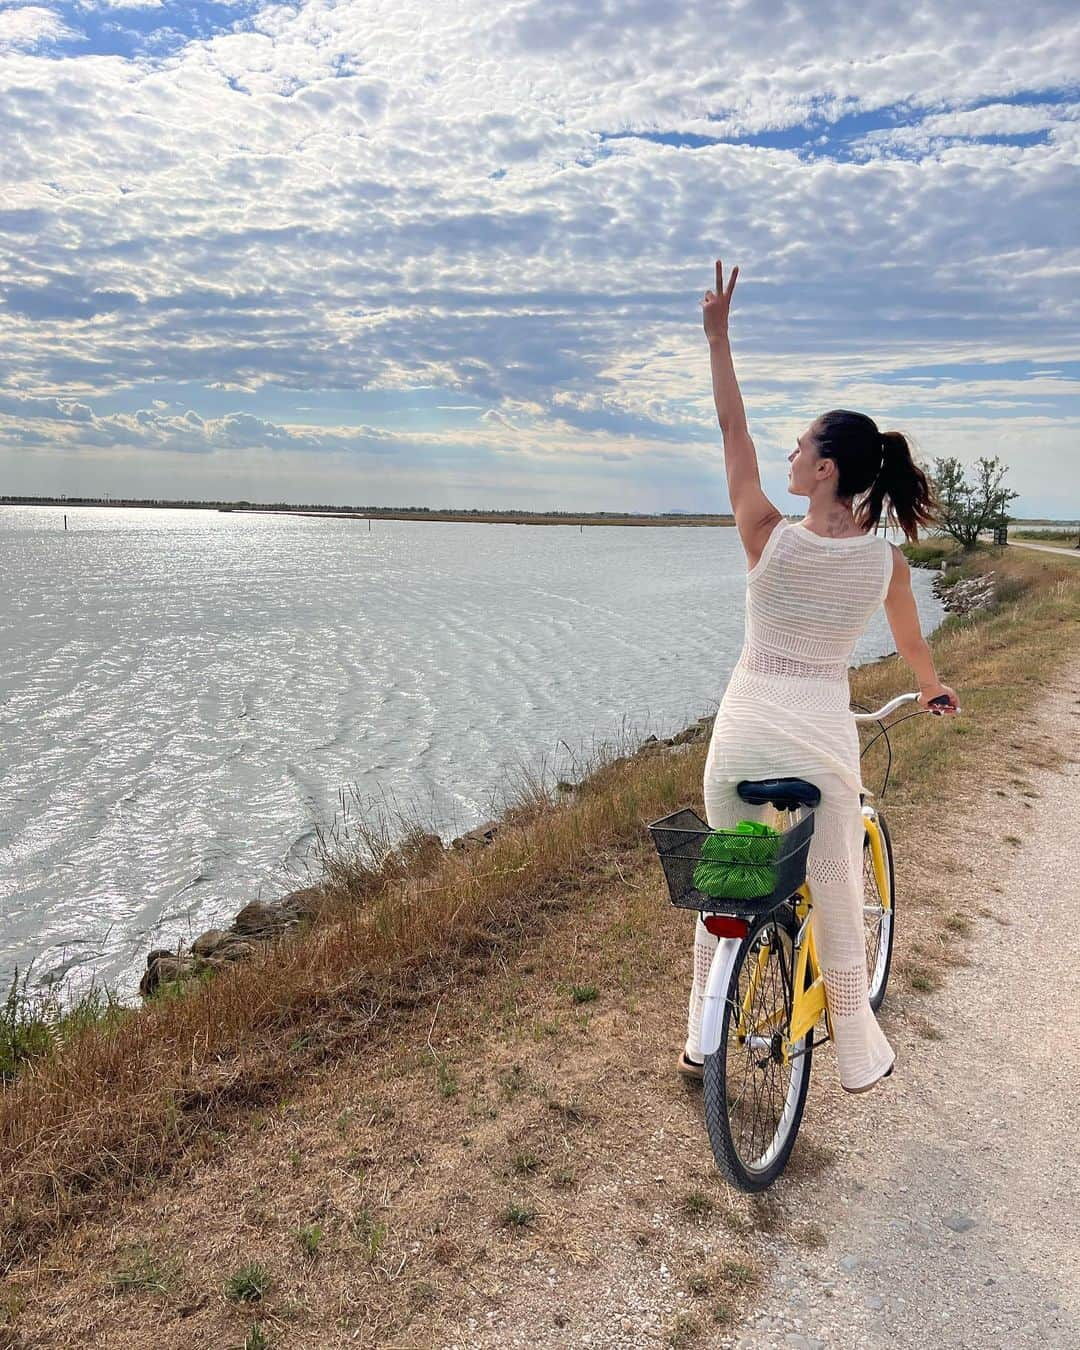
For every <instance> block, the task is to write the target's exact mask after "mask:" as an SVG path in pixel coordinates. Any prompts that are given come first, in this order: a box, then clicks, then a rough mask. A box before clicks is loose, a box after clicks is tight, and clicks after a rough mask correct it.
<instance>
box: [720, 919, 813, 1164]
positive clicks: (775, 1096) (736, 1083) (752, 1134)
mask: <svg viewBox="0 0 1080 1350" xmlns="http://www.w3.org/2000/svg"><path fill="white" fill-rule="evenodd" d="M797 932H798V924H797V922H796V919H795V915H794V913H793V912H792V910H791V907H790V906H789V905H784V906H783V907H781V908H780V909H778V910H774V911H773V913H771V914H765V915H762V916H760V917H759V918H757V919H755V920H754V921H753V922H752V923H751V926H750V931H749V932H748V933H747V935H746V937H745V939H744V940H743V942H742V945H741V947H740V949H739V953H738V955H737V956H736V958H735V966H734V969H733V970H732V972H731V982H730V984H729V985H728V993H727V1001H726V1006H725V1011H724V1025H723V1028H722V1030H721V1035H720V1045H719V1047H718V1048H717V1050H716V1052H715V1053H714V1054H711V1055H707V1056H706V1057H705V1082H704V1089H705V1092H704V1096H705V1125H706V1128H707V1129H708V1132H709V1143H710V1144H711V1145H712V1151H713V1156H714V1157H715V1159H716V1165H717V1167H718V1168H719V1169H720V1171H721V1172H722V1173H723V1175H724V1176H725V1177H726V1179H727V1180H728V1181H729V1182H730V1183H731V1184H732V1185H733V1186H737V1187H738V1188H739V1190H742V1191H763V1190H765V1188H766V1187H767V1186H771V1185H772V1183H773V1182H774V1181H775V1180H776V1178H777V1177H778V1176H779V1175H780V1173H781V1172H782V1171H783V1170H784V1168H785V1167H786V1166H787V1161H788V1157H789V1155H790V1153H791V1149H792V1145H793V1144H794V1143H795V1136H796V1134H798V1131H799V1122H800V1121H801V1120H802V1113H803V1107H804V1106H805V1104H806V1090H807V1088H808V1087H809V1085H810V1063H811V1055H812V1050H811V1043H812V1041H813V1029H811V1030H810V1031H808V1032H807V1033H806V1035H805V1036H804V1037H803V1039H802V1041H801V1043H800V1045H799V1047H798V1049H799V1051H800V1052H801V1053H800V1054H798V1055H797V1056H795V1057H793V1058H792V1059H791V1060H789V1061H788V1063H787V1064H786V1065H785V1064H783V1062H782V1061H781V1060H780V1058H779V1056H778V1053H777V1040H778V1036H779V1034H780V1032H781V1030H783V1031H786V1027H787V1026H790V1018H791V995H792V980H793V977H794V961H793V954H794V948H795V938H796V935H797ZM777 937H778V938H779V945H778V944H777V941H776V939H777ZM763 938H767V939H768V940H769V947H770V954H769V956H768V959H767V962H766V970H767V974H766V977H765V980H764V981H763V987H762V991H761V994H760V996H759V1006H760V1007H761V1008H762V1010H763V1011H766V1010H771V1008H772V1007H773V1006H780V1005H778V1004H776V1003H775V1000H776V999H781V1000H782V1006H783V1009H784V1011H783V1020H784V1021H785V1023H786V1026H785V1027H784V1028H783V1029H781V1028H776V1029H775V1030H774V1033H773V1036H772V1038H771V1039H772V1042H773V1044H772V1048H771V1049H769V1050H767V1051H766V1053H765V1054H764V1055H762V1053H761V1052H762V1050H763V1049H764V1047H762V1046H758V1047H757V1048H756V1049H752V1048H751V1047H750V1046H748V1045H747V1044H746V1043H745V1041H742V1042H740V1040H739V1034H738V1027H737V1020H738V1015H739V1012H740V1009H741V1006H742V999H743V996H744V995H745V992H746V987H747V984H746V981H747V977H748V974H749V969H750V967H751V965H752V964H754V963H756V961H757V956H758V952H759V950H760V947H761V944H762V939H763ZM781 951H782V953H783V957H782V959H781V957H780V955H779V953H780V952H781ZM807 973H808V974H809V971H808V972H807ZM748 1088H750V1089H752V1090H751V1091H750V1094H749V1096H748V1095H747V1089H748ZM744 1102H745V1103H747V1106H746V1107H744V1106H743V1103H744ZM759 1141H760V1142H759Z"/></svg>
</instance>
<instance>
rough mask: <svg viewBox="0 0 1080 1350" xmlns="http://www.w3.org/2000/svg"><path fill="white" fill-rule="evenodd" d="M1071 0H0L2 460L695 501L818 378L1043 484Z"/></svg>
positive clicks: (1057, 335) (821, 399) (15, 469)
mask: <svg viewBox="0 0 1080 1350" xmlns="http://www.w3.org/2000/svg"><path fill="white" fill-rule="evenodd" d="M1078 151H1080V23H1078V22H1077V20H1076V17H1075V9H1074V7H1073V6H1072V5H1071V4H1069V3H1067V2H1066V0H1061V2H1060V3H1058V2H1057V0H1053V2H1048V0H1029V3H1027V4H1025V5H1022V6H1016V5H1011V6H1007V5H1003V4H1001V3H1000V0H995V3H993V4H986V3H976V4H975V5H972V4H971V3H970V2H969V0H933V2H932V3H930V2H927V3H920V2H919V0H913V3H911V4H909V5H906V6H897V5H895V4H893V3H887V2H886V0H860V3H857V4H856V3H853V2H852V0H726V2H724V3H704V4H700V5H696V6H687V5H686V4H685V3H684V2H683V0H453V3H446V0H392V3H389V2H388V0H296V2H295V3H292V4H265V3H260V2H259V0H205V2H204V0H65V2H64V3H61V2H60V0H55V2H49V0H41V2H40V3H35V4H25V3H22V2H21V0H0V493H5V494H10V495H30V494H40V495H59V494H61V493H67V494H69V495H82V494H87V495H93V496H103V495H105V494H106V493H107V494H109V495H111V496H113V497H122V496H134V497H164V498H172V499H176V498H200V499H230V500H231V499H239V498H244V499H248V500H252V501H294V502H308V503H320V502H322V503H335V504H353V505H383V506H389V505H402V506H405V505H415V506H429V507H441V506H444V507H454V506H457V507H472V508H485V507H491V508H496V507H518V508H521V509H525V510H545V509H559V510H615V511H726V510H727V509H728V506H729V502H728V496H727V491H726V486H725V482H724V472H723V458H722V444H721V438H720V433H719V428H718V426H717V423H716V415H715V411H714V408H713V404H712V394H711V386H710V377H709V352H708V346H707V343H706V341H705V337H704V333H703V330H702V321H701V308H700V301H701V299H702V298H703V296H704V292H705V289H706V288H707V287H710V286H712V284H713V280H714V273H715V260H716V259H717V258H722V259H723V260H724V263H725V265H726V266H731V265H733V264H736V263H737V264H738V266H739V269H740V270H739V279H738V283H737V286H736V290H735V296H734V303H733V309H732V316H731V339H732V350H733V352H734V358H735V367H736V372H737V374H738V376H739V379H740V383H741V387H742V390H743V397H744V400H745V403H746V408H747V414H748V418H749V424H750V431H751V434H752V435H753V437H754V440H755V444H756V445H757V449H758V454H759V459H760V462H761V470H762V481H763V485H764V487H765V489H766V491H767V492H768V493H769V494H770V496H771V497H772V498H773V500H774V501H775V502H776V503H777V504H778V505H779V506H780V507H781V509H782V510H785V511H788V512H795V511H798V510H799V509H800V508H801V506H803V505H804V504H805V502H804V501H802V502H800V501H797V500H796V499H794V498H791V497H789V496H788V495H787V493H786V490H785V484H786V478H787V475H786V462H785V461H786V456H787V455H788V454H789V453H790V451H791V450H792V449H793V448H794V445H795V441H796V438H797V437H798V436H799V434H800V433H801V432H802V431H803V430H805V429H806V427H807V426H808V425H809V423H810V422H811V421H812V420H813V418H814V417H815V416H817V415H818V414H819V413H821V412H823V411H825V410H826V409H828V408H853V409H857V410H859V411H862V412H866V413H868V414H869V415H870V416H871V417H873V418H874V419H875V420H876V421H877V423H878V425H879V427H881V428H882V430H891V429H897V430H901V431H904V432H906V433H907V434H908V435H909V436H910V437H911V439H912V443H913V446H914V449H915V452H916V455H917V457H918V458H919V459H920V460H921V461H922V462H923V463H925V464H930V463H932V461H933V459H934V458H936V457H938V456H946V455H954V456H956V457H958V458H959V459H961V460H962V461H964V462H965V463H972V462H974V460H976V459H977V458H978V457H979V456H980V455H986V456H994V455H996V456H1000V457H1001V458H1002V459H1003V460H1005V461H1006V462H1007V463H1008V465H1009V466H1010V474H1009V479H1008V481H1009V484H1010V485H1011V486H1012V487H1013V488H1015V489H1016V490H1018V491H1019V492H1020V497H1019V499H1018V500H1017V501H1016V502H1015V503H1014V505H1013V508H1012V509H1013V511H1014V513H1015V514H1016V515H1018V516H1029V517H1035V516H1048V517H1052V518H1071V517H1080V341H1078V339H1080V322H1078V310H1077V300H1078V293H1080V232H1078V229H1077V221H1078V219H1080V183H1078V162H1080V153H1078Z"/></svg>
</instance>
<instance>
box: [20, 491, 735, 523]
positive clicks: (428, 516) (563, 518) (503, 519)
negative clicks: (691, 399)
mask: <svg viewBox="0 0 1080 1350" xmlns="http://www.w3.org/2000/svg"><path fill="white" fill-rule="evenodd" d="M0 506H59V507H64V508H67V507H73V506H100V507H109V508H113V507H136V508H140V509H145V508H157V509H160V510H171V511H177V510H179V511H224V512H230V513H236V514H237V515H240V514H243V515H275V516H281V515H285V516H318V517H325V518H329V519H340V520H435V521H451V522H458V523H461V524H476V525H734V524H735V517H734V516H733V515H730V514H726V515H725V514H716V515H709V514H708V513H699V514H697V515H690V514H689V513H684V512H681V511H671V512H668V513H666V514H663V513H661V514H655V515H647V514H640V515H639V514H635V513H634V512H632V511H577V512H573V511H509V510H508V511H468V510H463V511H453V510H447V511H433V510H431V509H430V508H429V507H424V506H417V507H397V506H289V505H277V504H274V505H271V506H259V505H256V504H255V503H253V502H195V501H191V502H169V501H161V500H154V499H145V500H137V499H127V498H121V499H118V500H109V501H106V500H105V499H104V498H101V497H0Z"/></svg>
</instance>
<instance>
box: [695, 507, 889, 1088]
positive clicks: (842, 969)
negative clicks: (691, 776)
mask: <svg viewBox="0 0 1080 1350" xmlns="http://www.w3.org/2000/svg"><path fill="white" fill-rule="evenodd" d="M892 557H893V554H892V548H891V546H890V544H889V543H888V541H887V540H886V539H883V538H881V537H880V536H878V535H873V534H865V535H859V536H856V537H854V538H851V539H829V538H826V537H825V536H823V535H818V534H815V533H814V532H813V531H812V530H810V529H808V528H807V527H806V526H805V525H803V524H802V523H801V522H800V523H799V524H791V523H790V522H789V521H787V520H781V521H779V522H778V523H777V525H776V527H775V529H774V530H773V531H772V533H771V534H770V535H769V538H768V541H767V542H766V544H765V548H764V551H763V552H762V554H761V557H760V558H759V560H758V562H757V564H756V565H755V566H754V567H753V568H752V569H751V570H750V572H748V573H747V584H746V636H745V641H744V644H743V649H742V652H741V653H740V656H739V660H738V662H737V664H736V666H735V669H734V670H733V671H732V674H731V679H730V681H729V683H728V687H727V689H726V691H725V693H724V697H723V700H722V701H721V704H720V708H719V710H718V712H717V714H716V721H715V723H714V725H713V732H712V739H711V741H710V743H709V751H708V756H707V758H706V761H705V784H704V796H705V815H706V819H707V820H708V823H709V826H710V827H711V828H712V829H724V828H730V827H731V826H733V825H735V824H736V823H737V822H738V821H739V820H744V819H766V818H768V817H769V815H770V813H771V812H770V808H769V807H761V808H756V807H753V806H750V805H748V804H747V803H745V802H743V801H742V800H741V799H740V798H739V796H738V793H737V792H736V790H735V784H736V783H737V782H738V781H739V780H740V779H742V778H772V777H777V778H806V779H808V780H809V781H810V782H812V783H814V784H816V785H817V787H818V788H819V789H820V790H821V804H820V805H819V806H818V807H817V809H816V812H815V818H814V834H813V838H812V840H811V844H810V850H809V854H808V856H807V878H808V880H809V882H810V886H811V889H812V891H813V895H814V911H813V929H814V941H815V943H816V946H817V952H818V959H819V960H820V962H821V965H822V973H823V975H824V979H825V988H826V993H827V995H828V1001H829V1011H830V1017H831V1020H832V1027H833V1039H834V1042H835V1046H836V1059H837V1068H838V1069H839V1073H840V1081H841V1082H842V1083H843V1085H844V1086H845V1087H848V1088H858V1087H863V1086H865V1085H866V1084H868V1083H871V1082H873V1080H874V1079H876V1078H878V1077H880V1075H881V1074H882V1073H884V1072H885V1070H886V1069H887V1068H888V1067H889V1066H890V1064H892V1062H893V1059H894V1054H893V1050H892V1047H891V1046H890V1045H889V1042H888V1041H887V1040H886V1039H885V1035H884V1033H883V1032H882V1031H881V1028H880V1027H879V1026H878V1024H877V1019H876V1018H875V1017H874V1014H873V1012H872V1011H871V1008H870V1002H869V998H868V995H867V976H866V946H865V937H864V929H863V912H862V906H863V833H864V831H863V823H862V809H861V803H860V800H859V793H860V791H862V778H861V775H860V772H859V735H858V730H857V726H856V723H855V719H854V717H853V716H852V714H851V711H850V699H851V695H850V688H849V685H848V662H849V661H850V659H851V653H852V650H853V648H854V646H855V643H856V642H857V641H858V639H859V637H860V635H861V634H862V632H863V630H864V629H865V627H866V624H867V622H868V621H869V619H870V617H871V616H872V615H873V614H874V612H875V611H876V610H877V608H878V607H879V606H880V605H881V603H882V601H883V600H884V598H885V592H886V591H887V589H888V586H889V581H890V578H891V576H892ZM720 940H721V941H729V942H730V941H734V940H735V939H732V938H726V939H720ZM717 941H718V939H716V938H715V937H713V936H712V934H711V933H709V932H708V930H707V929H706V928H705V926H704V924H703V923H702V922H701V919H700V917H699V918H698V920H697V923H696V925H695V936H694V982H693V988H692V990H691V994H690V1011H689V1022H688V1032H687V1040H686V1053H687V1055H688V1056H690V1057H691V1058H693V1059H696V1060H700V1059H701V1047H700V1034H701V1015H702V1005H703V997H704V992H705V983H706V980H707V978H708V973H709V966H710V965H711V963H712V958H713V954H714V952H715V950H716V944H717Z"/></svg>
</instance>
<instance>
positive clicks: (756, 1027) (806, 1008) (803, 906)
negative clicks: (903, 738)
mask: <svg viewBox="0 0 1080 1350" xmlns="http://www.w3.org/2000/svg"><path fill="white" fill-rule="evenodd" d="M862 815H863V828H864V830H865V832H866V836H867V839H868V842H869V847H870V857H871V860H872V863H873V867H874V876H875V879H876V881H877V889H878V894H879V895H880V896H881V897H882V903H883V904H884V905H885V906H886V907H888V904H889V887H888V877H887V874H886V871H885V849H884V845H883V843H882V838H881V829H880V827H879V825H878V822H877V812H876V811H875V809H874V808H873V807H872V806H864V807H863V808H862ZM792 903H793V905H794V911H795V918H796V920H797V921H798V924H799V929H798V933H797V935H796V939H795V947H794V957H795V970H794V974H793V981H792V983H793V993H792V1008H791V1019H790V1033H789V1037H787V1038H785V1039H784V1041H783V1043H782V1045H781V1054H782V1056H783V1059H784V1061H785V1062H787V1061H789V1060H790V1059H792V1058H793V1057H795V1056H796V1055H799V1054H802V1053H803V1052H802V1051H801V1050H798V1051H797V1050H793V1048H792V1047H793V1046H796V1045H798V1044H799V1042H800V1041H801V1040H802V1039H803V1037H804V1036H805V1035H806V1034H807V1032H809V1031H812V1030H813V1028H814V1027H815V1026H816V1025H817V1023H818V1021H819V1019H820V1018H821V1016H822V1014H823V1013H824V1015H825V1025H826V1037H825V1039H830V1038H831V1036H832V1026H831V1024H830V1021H829V1008H828V1002H827V999H826V996H825V981H824V978H823V976H822V973H821V965H820V963H819V961H818V956H817V948H816V947H815V945H814V934H813V931H812V925H811V923H810V917H811V912H812V909H813V903H814V902H813V893H812V891H811V889H810V885H809V883H807V882H804V883H803V885H802V886H800V887H799V889H798V891H796V893H795V895H794V896H793V897H792ZM744 940H745V939H743V938H719V939H717V951H716V954H715V955H714V957H713V961H712V965H711V966H710V967H709V978H708V981H707V982H706V986H705V1005H704V1010H703V1012H702V1019H701V1050H702V1053H703V1054H705V1055H712V1054H715V1053H716V1051H717V1050H718V1049H719V1048H720V1035H721V1031H722V1029H723V1022H724V1008H725V1004H726V1002H727V992H728V989H729V987H730V985H731V974H732V970H733V968H734V965H735V958H736V956H737V955H738V953H739V949H740V947H741V946H742V943H743V941H744ZM767 960H768V954H767V951H766V950H765V949H764V948H762V950H761V951H759V952H758V958H757V962H756V964H755V966H754V969H753V970H752V971H751V972H750V978H749V981H748V984H747V990H746V994H745V996H744V998H743V1001H742V1007H741V1009H740V1012H739V1021H738V1024H737V1026H738V1033H737V1034H739V1035H740V1038H741V1039H745V1038H746V1037H747V1036H749V1037H750V1038H751V1039H753V1038H755V1037H756V1038H758V1040H759V1044H760V1048H761V1049H763V1050H769V1049H771V1046H772V1031H771V1030H770V1028H771V1027H772V1026H773V1025H774V1024H775V1023H776V1022H777V1021H780V1022H781V1024H782V1023H783V1022H784V1021H786V1020H787V1018H786V1015H785V1013H786V1010H785V1009H783V1008H775V1009H773V1010H771V1011H770V1012H769V1013H768V1014H767V1015H766V1016H765V1017H763V1018H759V1019H758V1021H757V1022H756V1023H754V1024H753V1025H752V1026H751V1025H749V1023H750V1010H751V1008H752V1007H753V1003H754V996H755V993H756V991H757V987H758V980H759V978H760V973H761V971H762V970H763V969H764V967H765V965H766V963H767ZM808 976H809V981H808Z"/></svg>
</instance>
